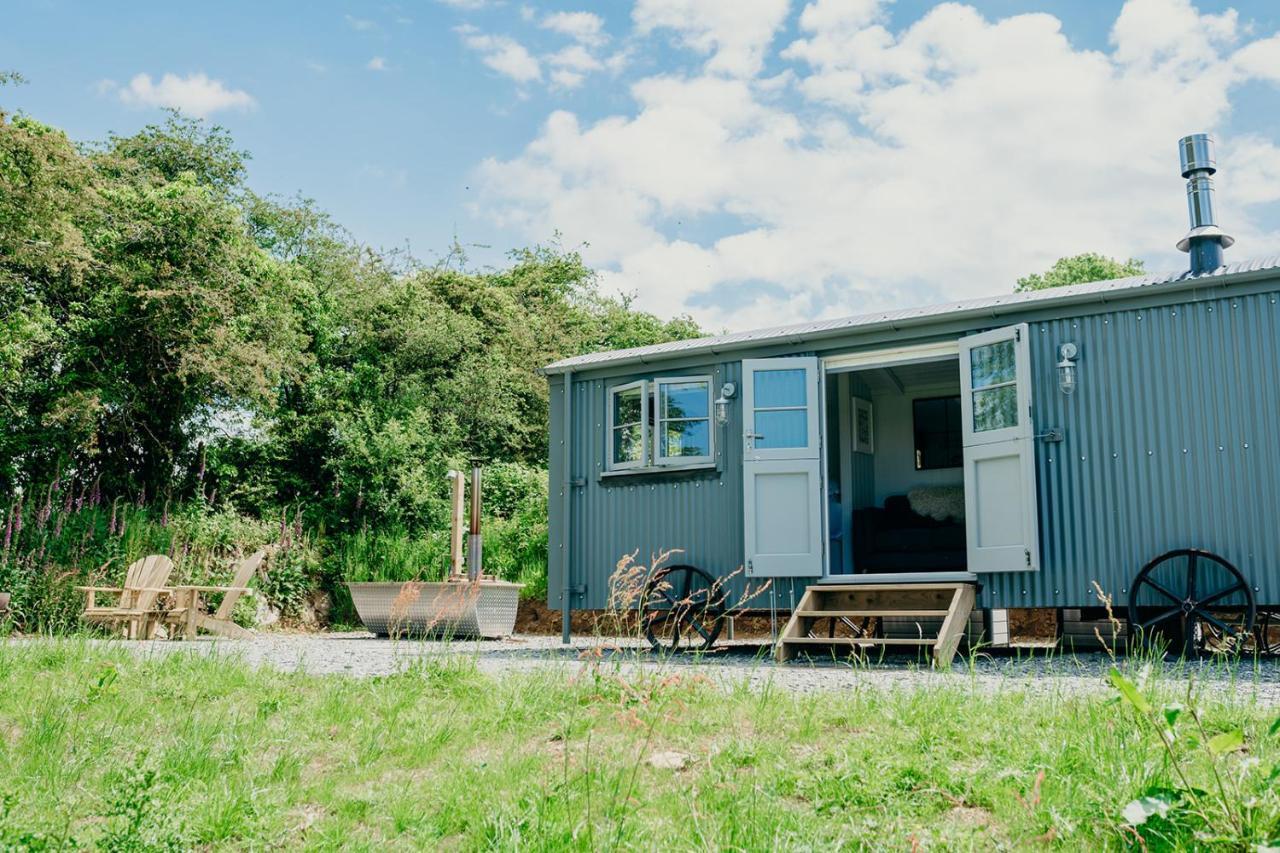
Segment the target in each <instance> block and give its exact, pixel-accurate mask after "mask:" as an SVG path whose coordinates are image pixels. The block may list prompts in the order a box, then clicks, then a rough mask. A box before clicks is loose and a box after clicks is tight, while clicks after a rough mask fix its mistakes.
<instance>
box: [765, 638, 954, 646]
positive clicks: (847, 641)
mask: <svg viewBox="0 0 1280 853" xmlns="http://www.w3.org/2000/svg"><path fill="white" fill-rule="evenodd" d="M786 642H787V643H788V644H792V643H794V644H796V645H800V646H936V645H937V644H938V638H937V637H929V638H922V639H909V640H895V639H893V638H891V637H787V640H786Z"/></svg>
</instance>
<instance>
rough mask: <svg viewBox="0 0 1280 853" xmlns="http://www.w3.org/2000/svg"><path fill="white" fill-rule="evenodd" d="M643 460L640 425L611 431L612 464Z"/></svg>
mask: <svg viewBox="0 0 1280 853" xmlns="http://www.w3.org/2000/svg"><path fill="white" fill-rule="evenodd" d="M643 460H644V441H643V439H642V436H641V435H640V424H632V425H631V426H624V427H615V428H614V430H613V464H615V465H617V464H619V463H624V462H641V461H643Z"/></svg>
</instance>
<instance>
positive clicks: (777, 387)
mask: <svg viewBox="0 0 1280 853" xmlns="http://www.w3.org/2000/svg"><path fill="white" fill-rule="evenodd" d="M754 382H755V385H754V387H753V390H754V391H755V405H756V408H757V409H780V408H783V407H786V406H807V405H808V404H809V401H808V400H807V399H806V391H805V381H804V368H797V369H795V370H757V371H756V372H755V379H754Z"/></svg>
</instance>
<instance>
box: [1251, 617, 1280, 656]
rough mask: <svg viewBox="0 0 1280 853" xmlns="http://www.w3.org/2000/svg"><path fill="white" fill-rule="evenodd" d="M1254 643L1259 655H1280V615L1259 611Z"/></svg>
mask: <svg viewBox="0 0 1280 853" xmlns="http://www.w3.org/2000/svg"><path fill="white" fill-rule="evenodd" d="M1253 643H1254V648H1256V649H1257V650H1258V654H1263V655H1280V613H1276V612H1275V611H1274V610H1262V611H1259V613H1258V617H1257V624H1256V625H1254V628H1253Z"/></svg>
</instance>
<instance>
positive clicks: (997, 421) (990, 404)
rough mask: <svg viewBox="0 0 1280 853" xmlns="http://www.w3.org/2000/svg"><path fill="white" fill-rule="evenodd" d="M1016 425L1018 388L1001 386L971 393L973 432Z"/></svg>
mask: <svg viewBox="0 0 1280 853" xmlns="http://www.w3.org/2000/svg"><path fill="white" fill-rule="evenodd" d="M1017 425H1018V386H1017V385H1001V386H1000V387H999V388H987V389H986V390H984V391H974V392H973V431H974V432H987V431H988V430H993V429H1005V428H1006V427H1013V426H1017Z"/></svg>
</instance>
